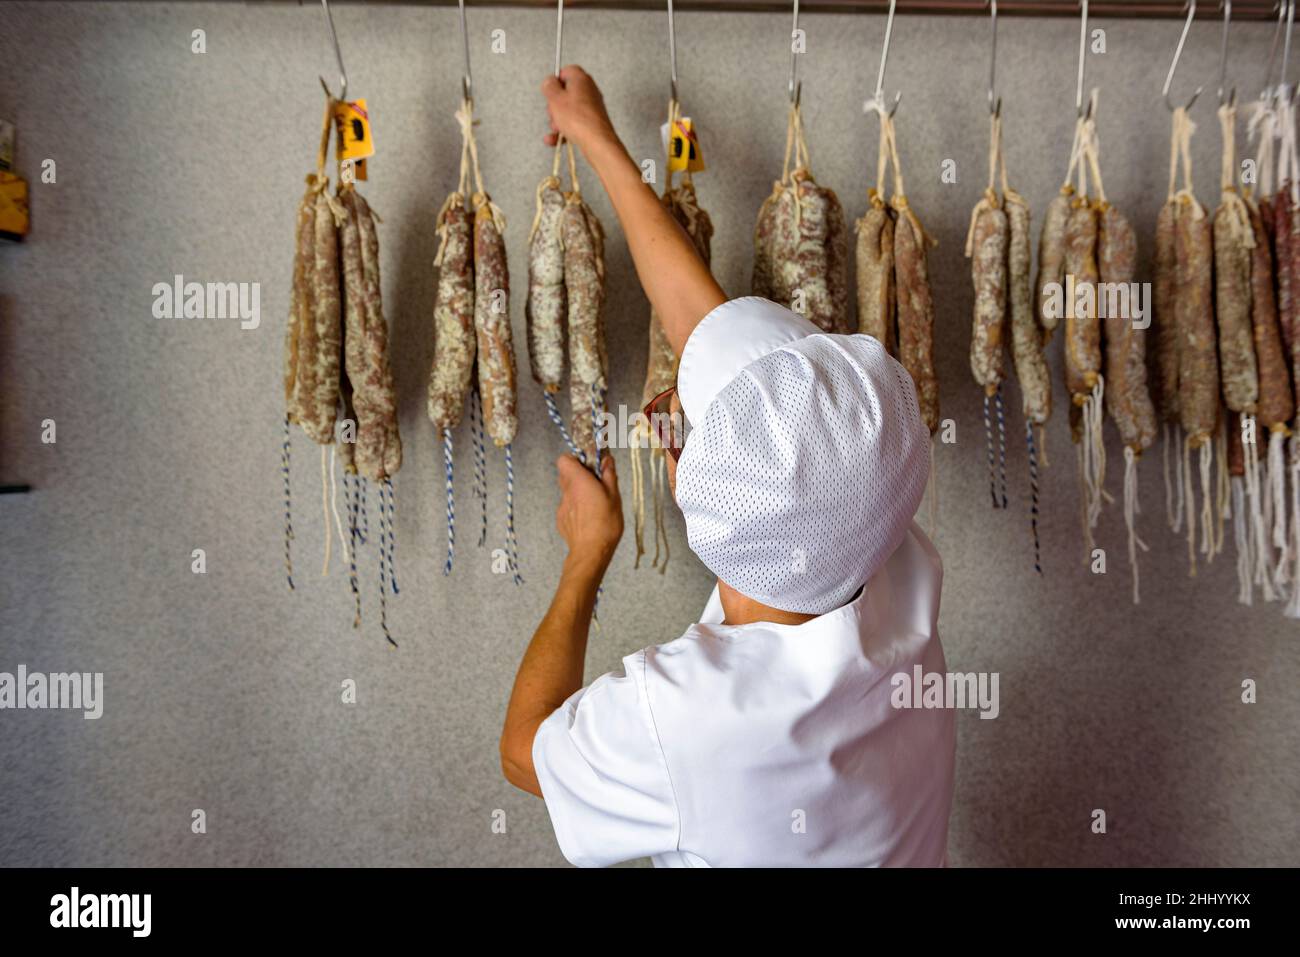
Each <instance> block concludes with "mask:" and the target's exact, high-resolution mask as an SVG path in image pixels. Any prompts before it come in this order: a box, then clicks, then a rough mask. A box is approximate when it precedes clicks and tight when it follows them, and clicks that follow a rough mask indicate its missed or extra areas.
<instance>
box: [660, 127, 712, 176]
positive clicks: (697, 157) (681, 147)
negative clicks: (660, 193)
mask: <svg viewBox="0 0 1300 957" xmlns="http://www.w3.org/2000/svg"><path fill="white" fill-rule="evenodd" d="M659 133H660V136H661V137H662V138H663V140H664V148H665V149H666V150H667V152H668V171H669V172H670V173H680V172H682V171H683V170H690V171H691V172H692V173H698V172H700V171H701V170H703V169H704V154H703V153H702V152H701V151H700V141H699V138H698V137H697V136H696V135H695V128H694V126H693V125H692V123H691V118H690V117H689V116H684V117H682V118H681V119H679V120H678V121H677V122H676V123H674V124H673V125H672V127H671V129H670V128H669V126H668V124H667V123H665V124H664V125H663V126H662V127H660V130H659Z"/></svg>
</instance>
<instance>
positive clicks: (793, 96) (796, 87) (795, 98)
mask: <svg viewBox="0 0 1300 957" xmlns="http://www.w3.org/2000/svg"><path fill="white" fill-rule="evenodd" d="M798 34H799V0H794V26H793V27H791V28H790V85H789V88H788V92H789V94H790V103H791V104H792V105H794V106H798V105H799V98H800V94H801V93H802V91H803V82H802V81H800V82H799V83H796V82H795V68H796V65H797V64H798V57H799V54H797V53H796V52H795V42H794V41H795V38H796V37H797V36H798Z"/></svg>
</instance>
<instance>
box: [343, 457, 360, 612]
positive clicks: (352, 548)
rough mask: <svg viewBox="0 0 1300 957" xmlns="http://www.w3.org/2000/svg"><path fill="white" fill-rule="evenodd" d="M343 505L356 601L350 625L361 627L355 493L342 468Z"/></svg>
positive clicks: (349, 566)
mask: <svg viewBox="0 0 1300 957" xmlns="http://www.w3.org/2000/svg"><path fill="white" fill-rule="evenodd" d="M343 505H344V512H345V513H346V514H347V516H348V543H349V547H348V584H349V585H350V586H351V587H352V598H353V601H354V602H355V603H356V614H355V615H354V616H353V618H352V627H353V628H360V627H361V588H360V587H359V586H358V584H357V495H356V494H355V493H354V492H353V491H352V480H351V479H350V478H349V477H348V472H347V469H344V470H343Z"/></svg>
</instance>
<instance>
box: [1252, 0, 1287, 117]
mask: <svg viewBox="0 0 1300 957" xmlns="http://www.w3.org/2000/svg"><path fill="white" fill-rule="evenodd" d="M1286 8H1287V3H1286V0H1277V23H1275V24H1273V41H1272V42H1271V43H1270V44H1269V45H1268V66H1267V67H1266V68H1265V70H1264V88H1263V89H1262V90H1260V93H1259V98H1260V99H1261V100H1267V99H1269V97H1270V96H1271V95H1272V92H1273V84H1272V80H1273V64H1274V63H1276V62H1277V41H1278V37H1280V36H1281V35H1282V23H1283V22H1284V21H1285V20H1286Z"/></svg>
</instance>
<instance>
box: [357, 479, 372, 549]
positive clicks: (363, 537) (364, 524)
mask: <svg viewBox="0 0 1300 957" xmlns="http://www.w3.org/2000/svg"><path fill="white" fill-rule="evenodd" d="M369 487H370V483H369V481H367V480H366V479H364V478H363V479H361V505H360V511H361V529H360V530H359V531H358V532H357V541H358V542H360V543H361V544H362V545H365V544H368V543H369V542H370V516H369V515H367V514H366V489H368V488H369Z"/></svg>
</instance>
